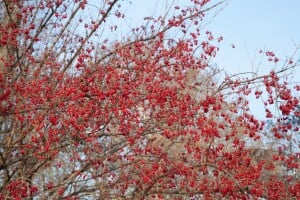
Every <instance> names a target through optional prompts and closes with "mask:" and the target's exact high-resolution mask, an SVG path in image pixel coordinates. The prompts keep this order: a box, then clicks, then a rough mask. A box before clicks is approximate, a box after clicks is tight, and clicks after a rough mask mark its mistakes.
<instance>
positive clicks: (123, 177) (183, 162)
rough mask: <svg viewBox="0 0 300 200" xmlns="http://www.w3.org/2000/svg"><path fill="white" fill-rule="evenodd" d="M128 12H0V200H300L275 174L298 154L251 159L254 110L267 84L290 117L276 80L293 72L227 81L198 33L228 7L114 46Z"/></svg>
mask: <svg viewBox="0 0 300 200" xmlns="http://www.w3.org/2000/svg"><path fill="white" fill-rule="evenodd" d="M124 4H126V2H123V1H119V0H106V1H102V2H94V1H86V0H84V1H79V0H76V1H69V0H66V1H60V0H51V1H44V0H40V1H22V0H18V1H17V0H8V1H5V0H4V1H2V2H1V13H3V14H2V15H1V16H0V17H1V20H2V22H3V23H1V25H0V53H1V55H0V83H1V90H0V100H1V105H0V106H1V109H0V122H1V135H0V144H1V147H0V177H1V179H0V193H1V195H0V199H6V198H8V199H9V198H11V199H24V198H28V199H33V198H38V199H85V198H92V199H154V198H157V199H192V198H194V199H195V198H196V199H199V198H203V199H222V198H223V199H227V198H232V199H257V198H266V199H289V198H291V199H292V198H299V187H300V185H299V177H297V176H289V175H286V174H285V175H278V174H276V173H275V172H276V171H275V170H274V169H275V168H274V166H276V165H277V160H278V159H280V160H281V161H282V162H283V163H285V164H286V165H287V167H288V168H290V169H298V168H299V158H298V157H299V153H297V152H292V154H290V155H288V156H285V155H282V154H280V152H279V153H276V152H275V153H274V154H272V158H271V159H256V157H257V156H256V155H257V154H256V153H255V152H253V150H252V149H251V146H249V145H248V143H249V142H250V141H251V142H252V143H255V144H258V143H260V142H261V132H262V130H263V129H264V122H263V121H259V120H257V119H255V117H254V116H253V115H251V113H250V112H249V108H248V100H247V95H249V94H251V92H252V91H251V88H252V87H254V86H257V84H258V83H261V84H263V86H261V87H265V88H266V94H267V95H268V100H267V101H266V106H268V105H269V104H270V105H271V104H272V103H273V102H277V104H278V110H279V112H280V114H281V115H283V116H285V115H288V114H289V113H291V112H292V111H293V110H295V109H296V107H297V105H298V104H299V100H298V97H297V96H296V95H297V93H296V92H297V91H299V86H295V91H293V90H292V88H291V87H292V86H291V85H290V84H289V83H288V82H282V78H284V77H283V73H284V72H289V71H290V70H293V69H295V68H296V67H297V66H298V63H293V62H292V61H290V62H288V63H287V64H286V65H284V67H283V68H281V69H278V71H272V72H270V74H266V75H262V76H255V77H251V78H245V77H241V76H232V77H228V76H227V77H225V79H224V80H223V81H222V80H221V81H220V79H218V74H219V73H220V72H219V71H218V70H217V69H216V68H214V67H212V66H211V65H210V60H211V59H212V58H213V57H214V56H215V55H216V53H217V51H218V47H217V44H218V42H220V41H221V40H222V37H215V36H214V35H213V34H212V33H211V32H209V31H207V32H204V33H203V30H201V29H199V24H200V23H201V22H202V21H203V20H205V15H206V13H207V12H209V11H211V10H213V9H216V8H218V7H220V6H223V5H224V2H217V3H213V2H209V1H190V2H189V3H188V4H187V5H186V6H184V7H183V6H182V7H179V6H178V5H175V4H171V5H170V7H169V9H168V10H170V11H169V12H168V13H165V15H164V16H158V17H146V18H145V24H144V25H142V26H140V27H135V28H133V29H132V30H131V35H128V36H127V37H126V38H122V40H118V39H117V38H114V37H112V36H111V35H112V34H114V33H116V31H118V26H117V25H116V24H117V23H118V20H122V19H123V18H126V15H125V14H124V13H123V11H122V6H123V5H124ZM91 13H93V14H91ZM114 22H115V23H116V24H114ZM174 32H178V35H177V36H176V37H174V36H172V34H173V33H174ZM202 34H204V35H205V37H202ZM200 35H201V37H200ZM266 56H267V58H268V59H269V60H270V62H278V59H277V58H276V56H275V55H274V53H272V52H266ZM253 93H254V94H255V95H257V97H258V98H259V96H260V95H261V93H262V92H261V91H260V90H257V91H253ZM266 109H267V107H266ZM266 112H267V114H268V115H267V116H268V117H270V116H271V115H272V113H271V112H270V111H269V110H266ZM279 117H280V116H279ZM279 121H280V118H279ZM272 131H273V132H274V136H275V137H276V138H278V139H281V138H283V137H285V132H284V131H278V130H275V129H274V130H272ZM293 142H295V143H297V142H298V143H299V137H298V138H296V140H295V141H293ZM269 158H270V157H269ZM266 172H268V173H266ZM266 174H267V175H266Z"/></svg>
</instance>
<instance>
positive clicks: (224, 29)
mask: <svg viewBox="0 0 300 200" xmlns="http://www.w3.org/2000/svg"><path fill="white" fill-rule="evenodd" d="M166 2H167V1H166V0H132V3H131V5H129V4H128V7H127V8H126V10H127V12H126V14H127V15H126V16H127V17H128V20H127V24H125V25H121V26H123V27H121V30H122V29H123V30H125V29H126V28H128V26H135V25H136V24H137V23H142V22H143V21H142V19H143V16H149V15H159V14H162V13H164V12H165V11H166V9H165V8H166ZM177 2H181V3H186V2H189V1H188V0H181V1H177ZM213 2H218V1H217V0H212V3H213ZM214 14H216V11H214V12H212V13H211V14H210V15H208V16H207V18H206V20H204V21H205V23H207V24H206V25H205V27H204V28H205V30H210V31H212V33H213V34H215V35H216V36H220V35H222V36H223V37H224V41H223V42H222V43H221V44H220V46H219V47H220V51H219V53H218V54H217V57H216V58H215V60H214V61H213V62H214V63H215V64H217V65H218V66H219V67H220V68H221V69H224V70H226V71H227V72H228V73H229V74H236V73H240V72H248V71H255V72H258V73H266V72H268V71H270V70H271V69H274V67H276V68H280V67H281V66H282V63H279V64H277V66H276V65H274V64H270V63H268V62H261V61H262V60H264V59H263V58H264V56H262V54H259V53H258V52H259V50H271V51H274V53H275V54H276V56H277V57H279V58H280V59H282V60H285V59H286V58H288V57H290V56H291V55H292V54H293V52H294V51H295V49H296V47H297V46H298V47H300V23H299V19H300V0H285V1H283V0H229V1H228V4H227V5H226V6H225V7H224V9H223V10H222V11H221V12H218V13H217V15H216V16H215V17H213V15H214ZM205 30H204V31H205ZM232 44H234V45H235V48H232ZM296 59H300V52H298V53H297V54H296ZM292 81H294V82H300V69H297V70H296V71H295V74H294V78H293V80H292ZM250 107H251V108H252V111H253V112H254V114H255V115H256V116H257V117H259V118H264V108H263V106H262V102H261V101H255V100H254V99H253V100H251V102H250Z"/></svg>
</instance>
